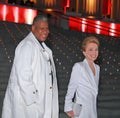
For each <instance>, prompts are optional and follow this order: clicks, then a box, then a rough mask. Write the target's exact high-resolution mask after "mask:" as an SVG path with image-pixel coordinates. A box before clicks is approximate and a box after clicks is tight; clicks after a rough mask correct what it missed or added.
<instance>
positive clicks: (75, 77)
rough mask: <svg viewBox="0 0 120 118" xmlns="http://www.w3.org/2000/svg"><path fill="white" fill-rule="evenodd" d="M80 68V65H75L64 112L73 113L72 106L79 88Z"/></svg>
mask: <svg viewBox="0 0 120 118" xmlns="http://www.w3.org/2000/svg"><path fill="white" fill-rule="evenodd" d="M79 70H80V66H79V64H77V63H76V64H75V65H74V66H73V68H72V72H71V77H70V81H69V84H68V90H67V94H66V97H65V106H64V111H65V112H67V111H71V110H72V106H73V102H72V100H73V98H74V95H75V92H76V89H77V86H78V77H79V76H80V71H79Z"/></svg>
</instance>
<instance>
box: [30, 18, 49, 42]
mask: <svg viewBox="0 0 120 118" xmlns="http://www.w3.org/2000/svg"><path fill="white" fill-rule="evenodd" d="M32 32H33V34H34V35H35V37H36V38H37V39H38V40H40V41H45V40H46V39H47V37H48V34H49V27H48V22H47V21H44V20H40V21H38V22H36V23H35V24H34V25H33V26H32Z"/></svg>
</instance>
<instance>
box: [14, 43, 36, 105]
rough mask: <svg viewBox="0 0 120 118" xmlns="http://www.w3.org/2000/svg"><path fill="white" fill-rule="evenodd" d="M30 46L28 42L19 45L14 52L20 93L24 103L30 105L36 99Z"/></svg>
mask: <svg viewBox="0 0 120 118" xmlns="http://www.w3.org/2000/svg"><path fill="white" fill-rule="evenodd" d="M33 54H34V53H33V50H32V47H31V46H30V45H29V44H26V45H25V44H23V45H20V46H19V47H18V48H17V49H16V53H15V69H16V76H17V83H18V85H19V87H20V93H21V95H22V97H23V99H24V101H25V103H26V105H30V104H32V103H34V102H35V101H36V97H37V90H36V88H35V85H34V83H33V78H32V75H33V71H32V61H33V60H32V55H33Z"/></svg>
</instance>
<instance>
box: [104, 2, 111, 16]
mask: <svg viewBox="0 0 120 118" xmlns="http://www.w3.org/2000/svg"><path fill="white" fill-rule="evenodd" d="M111 6H112V5H111V0H103V3H102V14H103V15H105V16H106V15H110V12H111Z"/></svg>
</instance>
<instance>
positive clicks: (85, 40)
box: [82, 36, 99, 51]
mask: <svg viewBox="0 0 120 118" xmlns="http://www.w3.org/2000/svg"><path fill="white" fill-rule="evenodd" d="M88 43H95V44H97V45H98V47H99V41H98V39H97V38H96V37H94V36H89V37H86V38H85V39H84V40H83V42H82V51H85V49H86V45H87V44H88Z"/></svg>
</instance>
